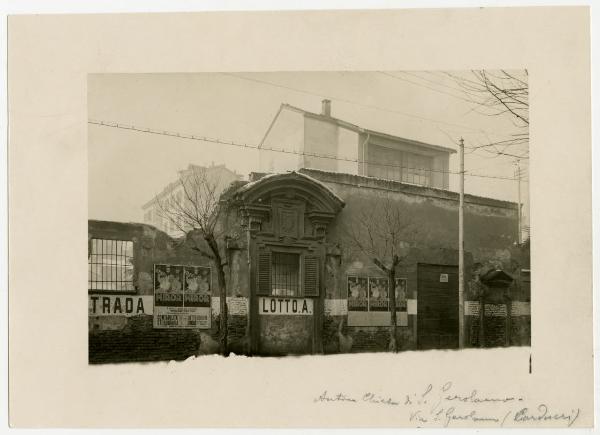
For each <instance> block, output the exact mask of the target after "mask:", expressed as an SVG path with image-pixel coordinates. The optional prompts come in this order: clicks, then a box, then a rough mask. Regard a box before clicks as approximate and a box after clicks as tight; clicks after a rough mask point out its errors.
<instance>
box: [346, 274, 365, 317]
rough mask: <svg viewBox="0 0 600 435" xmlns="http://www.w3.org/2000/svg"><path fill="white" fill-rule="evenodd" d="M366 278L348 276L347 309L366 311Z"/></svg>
mask: <svg viewBox="0 0 600 435" xmlns="http://www.w3.org/2000/svg"><path fill="white" fill-rule="evenodd" d="M368 310H369V299H368V279H367V278H361V277H357V276H349V277H348V311H368Z"/></svg>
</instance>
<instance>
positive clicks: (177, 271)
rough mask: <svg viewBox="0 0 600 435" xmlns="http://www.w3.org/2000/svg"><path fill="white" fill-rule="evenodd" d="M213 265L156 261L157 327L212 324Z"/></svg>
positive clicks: (189, 326)
mask: <svg viewBox="0 0 600 435" xmlns="http://www.w3.org/2000/svg"><path fill="white" fill-rule="evenodd" d="M210 283H211V276H210V268H209V267H202V266H178V265H170V264H155V265H154V327H155V328H157V329H171V328H180V329H196V328H197V329H208V328H210V321H211V314H210V295H211V289H210Z"/></svg>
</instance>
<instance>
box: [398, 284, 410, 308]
mask: <svg viewBox="0 0 600 435" xmlns="http://www.w3.org/2000/svg"><path fill="white" fill-rule="evenodd" d="M395 289H396V311H406V295H407V291H408V280H407V279H406V278H396V285H395Z"/></svg>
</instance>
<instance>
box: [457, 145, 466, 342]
mask: <svg viewBox="0 0 600 435" xmlns="http://www.w3.org/2000/svg"><path fill="white" fill-rule="evenodd" d="M464 208H465V141H464V140H463V138H462V137H461V138H460V205H459V208H458V348H459V349H462V348H464V347H465V242H464V224H465V222H464Z"/></svg>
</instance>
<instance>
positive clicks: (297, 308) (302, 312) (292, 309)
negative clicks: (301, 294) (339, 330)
mask: <svg viewBox="0 0 600 435" xmlns="http://www.w3.org/2000/svg"><path fill="white" fill-rule="evenodd" d="M258 312H259V314H261V315H284V316H289V315H291V316H311V315H312V314H313V312H314V304H313V300H312V299H309V298H279V297H272V298H271V297H262V298H259V299H258Z"/></svg>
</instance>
